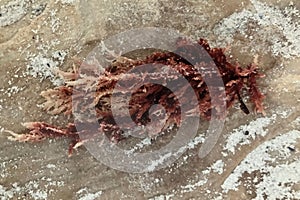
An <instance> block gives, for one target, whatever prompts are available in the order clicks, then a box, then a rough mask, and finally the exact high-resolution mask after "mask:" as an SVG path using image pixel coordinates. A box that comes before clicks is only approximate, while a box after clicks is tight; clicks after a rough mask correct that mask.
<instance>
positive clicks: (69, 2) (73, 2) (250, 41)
mask: <svg viewBox="0 0 300 200" xmlns="http://www.w3.org/2000/svg"><path fill="white" fill-rule="evenodd" d="M299 9H300V2H299V1H294V2H290V1H287V0H281V1H280V0H279V1H275V0H268V1H258V0H249V1H248V0H245V1H241V2H240V1H234V0H231V1H215V0H208V1H203V2H202V1H196V0H188V1H164V0H142V1H135V0H127V1H120V0H115V1H105V0H101V1H99V0H90V1H79V0H50V1H43V0H40V1H35V0H33V1H32V0H31V1H29V0H24V1H21V0H11V1H10V0H1V1H0V64H1V65H0V79H1V83H0V92H1V93H0V131H1V132H0V155H1V156H0V199H4V200H5V199H80V200H89V199H155V200H156V199H159V200H160V199H276V198H277V199H300V162H299V158H300V140H299V139H300V129H299V127H300V116H299V111H300V106H299V102H300V67H299V65H300V60H299V56H300V45H299V43H300V42H299V40H300V25H299V23H300V22H299V15H300V13H299ZM151 26H155V27H164V28H172V29H175V30H178V31H180V32H181V33H182V34H186V35H188V36H190V37H192V38H199V37H203V38H206V39H208V41H209V42H210V43H211V44H212V45H213V46H218V47H229V48H230V51H228V55H232V58H233V61H234V60H235V59H236V60H238V61H239V62H240V63H242V64H247V63H249V62H252V60H253V58H254V56H255V55H258V56H259V65H260V66H261V68H262V71H263V72H264V74H265V75H266V78H264V79H263V80H261V82H260V85H261V88H262V91H263V92H264V93H265V94H266V95H267V98H266V101H265V106H266V116H261V115H256V114H250V115H244V113H242V111H240V110H239V109H237V108H232V109H230V111H229V113H228V116H227V119H226V122H225V127H224V129H223V132H222V135H221V137H220V138H219V141H218V144H217V145H216V146H215V148H214V149H213V151H212V152H211V153H210V154H209V155H208V156H207V157H205V158H204V159H200V158H198V156H197V153H198V149H199V147H200V146H201V141H202V140H201V139H202V138H203V137H204V135H203V134H204V132H203V131H199V135H198V136H197V138H196V139H195V140H194V141H191V143H190V144H189V149H188V150H187V151H186V152H185V153H184V155H183V156H181V157H180V158H179V159H178V160H177V161H176V162H175V163H174V164H173V165H172V166H169V167H167V168H164V169H161V170H158V171H154V172H151V173H145V174H130V173H126V172H120V171H117V170H113V169H111V168H110V167H107V166H105V165H103V164H101V163H100V162H99V161H97V160H96V159H94V158H93V157H92V156H91V154H90V153H89V152H88V151H87V150H86V149H85V148H84V147H83V148H80V149H79V150H78V151H77V152H75V154H74V155H73V156H72V157H70V158H69V157H68V156H67V148H68V141H67V140H65V139H62V140H60V139H57V140H47V141H44V142H41V143H36V144H27V143H16V142H13V141H9V140H8V139H7V136H8V134H7V133H5V132H4V130H11V131H14V132H23V131H24V128H23V127H22V125H21V123H23V122H28V121H46V122H49V123H53V124H57V125H63V124H65V123H66V122H67V121H69V120H70V119H66V118H65V117H64V116H51V115H48V114H46V113H45V112H44V111H43V109H42V103H43V99H42V97H40V95H39V94H40V92H41V91H43V90H45V89H48V88H53V87H55V86H56V85H59V84H61V80H60V79H59V78H58V77H57V76H55V75H54V74H53V73H52V72H51V69H52V68H55V67H59V68H61V69H64V70H67V69H69V68H70V67H71V66H72V63H73V62H74V60H76V59H79V60H81V59H84V58H85V57H86V56H87V54H88V53H89V52H90V51H91V50H92V49H93V48H94V47H95V45H96V44H98V43H99V42H100V41H101V40H102V39H106V38H108V37H109V36H111V35H113V34H116V33H119V32H121V31H125V30H128V29H131V28H140V27H151ZM248 105H249V106H251V105H250V104H248ZM236 107H238V105H237V106H236ZM197 139H198V140H197ZM140 148H143V147H140ZM138 150H139V149H138Z"/></svg>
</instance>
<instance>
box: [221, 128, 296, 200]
mask: <svg viewBox="0 0 300 200" xmlns="http://www.w3.org/2000/svg"><path fill="white" fill-rule="evenodd" d="M298 139H300V131H297V130H293V131H290V132H288V133H285V134H282V135H279V136H277V137H276V138H274V139H272V140H269V141H267V142H265V143H263V144H261V145H260V146H258V147H257V148H256V149H255V150H254V151H252V152H251V153H250V154H248V155H247V157H246V158H245V159H244V160H243V161H242V162H241V164H240V165H239V166H237V168H236V169H235V170H234V171H233V173H232V174H230V175H229V177H228V178H227V179H226V180H225V181H224V183H223V185H222V186H221V187H222V189H223V192H224V193H227V192H228V191H230V190H238V186H240V184H241V182H240V180H239V179H240V178H241V177H242V176H243V173H245V172H248V173H252V172H254V171H259V172H260V173H261V174H262V181H261V182H259V183H258V184H257V185H255V187H256V193H257V196H256V199H263V197H264V196H265V195H267V196H268V199H275V198H279V199H282V198H296V197H297V196H299V192H295V191H294V190H293V189H292V185H293V184H295V183H298V182H300V162H299V161H298V160H297V161H295V162H288V161H286V160H287V159H288V158H289V156H291V154H292V152H291V148H292V149H293V148H295V144H296V143H297V140H298ZM282 163H283V164H282Z"/></svg>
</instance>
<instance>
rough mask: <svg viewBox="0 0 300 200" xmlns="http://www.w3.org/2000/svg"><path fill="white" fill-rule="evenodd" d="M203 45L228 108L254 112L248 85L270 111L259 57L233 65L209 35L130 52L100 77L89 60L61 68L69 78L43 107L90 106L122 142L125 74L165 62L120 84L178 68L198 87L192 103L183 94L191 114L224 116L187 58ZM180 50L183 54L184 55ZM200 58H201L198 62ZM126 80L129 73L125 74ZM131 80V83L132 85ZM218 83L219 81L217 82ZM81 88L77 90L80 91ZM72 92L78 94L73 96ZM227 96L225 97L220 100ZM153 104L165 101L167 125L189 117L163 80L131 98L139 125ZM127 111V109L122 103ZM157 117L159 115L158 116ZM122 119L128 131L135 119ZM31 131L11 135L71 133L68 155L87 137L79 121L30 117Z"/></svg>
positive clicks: (35, 137) (24, 138)
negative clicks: (117, 96)
mask: <svg viewBox="0 0 300 200" xmlns="http://www.w3.org/2000/svg"><path fill="white" fill-rule="evenodd" d="M199 44H200V45H201V46H202V47H203V49H204V50H205V51H206V52H207V53H208V54H209V55H210V56H211V58H212V59H213V62H214V65H215V66H216V67H217V68H218V70H219V73H220V74H221V77H222V80H223V83H224V87H225V93H226V99H225V101H226V107H227V108H230V107H232V105H233V104H234V103H235V102H236V100H237V101H239V103H240V108H241V110H242V111H243V112H244V113H245V114H249V113H250V111H249V109H248V108H247V106H246V104H245V103H244V101H243V97H242V95H241V93H242V90H243V89H247V91H248V93H247V95H248V96H249V97H250V101H251V102H252V103H253V105H254V111H255V112H257V113H262V114H265V112H264V107H263V99H264V98H265V96H264V95H263V94H262V93H261V92H260V91H259V89H258V84H257V79H258V78H261V77H263V75H262V74H260V73H259V69H258V65H257V60H255V61H254V62H253V63H251V64H250V65H248V66H246V67H244V68H243V67H240V66H239V64H238V63H236V64H232V63H230V62H229V61H228V59H227V57H226V56H225V49H223V48H211V47H210V46H209V44H208V42H207V41H206V40H204V39H200V40H199V41H197V42H195V43H193V42H190V41H188V40H186V39H184V38H180V39H179V40H178V42H177V49H176V51H175V52H154V53H152V54H151V55H149V56H147V57H146V58H145V59H136V60H133V59H129V58H127V57H122V56H119V57H117V58H116V59H115V60H114V61H113V62H112V63H111V64H110V66H108V67H107V68H106V69H105V71H104V73H103V74H102V75H101V76H99V74H97V72H95V71H94V70H93V67H94V66H93V65H91V66H89V65H88V64H85V63H81V64H83V65H85V69H86V70H87V72H88V73H86V74H80V73H79V71H78V70H77V68H76V66H75V67H74V68H73V71H71V72H63V71H60V70H58V71H57V73H58V75H60V76H61V77H62V78H63V79H64V80H65V84H64V85H63V86H59V87H56V88H54V89H50V90H47V91H43V92H42V93H41V95H42V96H43V97H44V98H45V100H46V101H45V103H44V109H45V111H46V112H47V113H51V114H54V115H56V114H60V113H64V114H65V115H66V116H71V115H72V111H73V109H76V110H78V109H80V110H83V111H88V110H89V109H93V110H96V112H95V113H96V116H91V117H90V118H88V119H93V118H96V119H97V121H98V122H99V124H98V127H99V129H101V130H102V131H104V132H105V133H107V134H108V135H109V136H110V138H111V140H112V141H115V142H118V141H120V140H121V139H125V138H126V136H125V135H124V134H123V133H124V130H121V129H120V124H117V123H116V122H115V120H114V117H113V114H112V110H111V97H112V92H113V90H114V88H115V86H116V84H117V82H118V80H119V79H120V77H121V76H122V74H123V73H125V72H127V71H129V70H132V69H135V68H138V67H139V66H142V65H158V64H161V65H162V67H164V70H163V73H155V72H153V73H149V72H147V71H144V72H143V71H142V72H141V73H142V74H130V75H129V76H126V77H125V81H123V82H122V83H125V84H124V85H121V86H120V87H119V88H118V89H119V91H117V92H121V93H126V92H128V85H130V83H132V82H138V81H141V77H142V78H144V79H145V78H148V79H150V80H152V79H162V80H165V81H167V80H176V79H178V78H179V77H178V76H177V75H176V74H174V73H172V71H171V70H169V69H173V70H176V71H178V72H179V73H180V74H181V75H182V76H184V77H185V78H186V80H188V84H189V85H190V86H191V87H192V88H193V90H194V91H195V93H196V96H197V98H198V101H197V102H190V101H189V99H188V98H186V99H184V98H183V99H184V100H185V101H186V102H184V106H186V107H187V108H186V110H188V113H187V114H188V115H189V116H193V115H196V114H197V113H196V112H195V111H194V109H195V107H196V106H199V109H200V113H201V117H202V118H204V119H206V120H210V118H211V113H212V109H215V111H216V113H217V115H219V117H224V116H223V114H222V113H218V110H219V109H218V105H216V107H214V108H212V106H211V96H210V92H209V90H208V87H207V85H206V83H205V81H204V79H203V76H202V75H201V74H200V73H199V72H198V71H197V70H196V69H195V67H193V65H192V64H191V63H189V62H188V61H187V60H186V59H184V58H183V57H185V58H186V57H189V58H193V56H194V55H193V54H195V51H194V49H195V46H196V45H199ZM179 55H184V56H183V57H182V56H179ZM196 63H197V62H196ZM197 64H199V65H201V67H204V68H206V69H210V68H211V67H212V63H211V62H199V63H197ZM122 78H123V80H124V77H122ZM127 83H128V85H127ZM216 87H217V86H216ZM178 88H180V89H178V90H179V94H184V92H186V90H187V89H188V87H187V86H185V85H182V84H180V83H178ZM75 90H76V91H75ZM72 95H73V96H72ZM86 96H89V98H91V99H92V101H88V102H83V103H77V104H75V103H72V98H73V100H74V98H75V99H76V98H78V99H80V98H84V97H86ZM220 101H222V99H220ZM154 104H160V105H162V108H163V109H165V111H166V113H167V115H166V117H165V121H166V122H165V125H164V128H166V127H168V126H170V125H173V124H175V125H176V126H180V124H181V122H182V120H184V118H182V117H181V109H180V105H179V102H178V99H177V98H176V96H175V95H174V94H173V93H172V91H170V90H169V89H168V88H166V87H164V86H163V85H158V84H146V85H143V86H142V87H140V88H138V89H137V90H136V91H135V92H134V93H133V94H131V99H130V102H129V108H128V109H129V113H130V116H131V118H132V120H133V121H134V122H135V123H136V124H139V125H147V123H149V122H150V121H151V116H149V109H150V108H151V106H153V105H154ZM120 112H121V113H122V112H123V111H122V108H120ZM154 117H155V116H154ZM81 121H82V123H86V124H89V123H94V122H93V120H92V121H88V120H87V119H82V120H81ZM124 121H125V122H124V124H121V127H126V129H128V130H133V129H134V127H132V124H126V120H124ZM24 126H25V127H26V128H27V129H28V130H29V132H27V133H25V134H15V133H13V132H10V133H11V134H12V137H10V138H9V139H11V140H15V141H20V142H37V141H41V140H44V139H46V138H54V137H69V138H71V140H72V142H71V144H70V148H69V155H71V154H72V151H73V149H76V148H78V147H79V146H81V145H82V144H84V142H85V141H83V140H82V139H80V137H79V132H77V130H76V127H75V124H74V123H69V124H68V125H67V126H66V127H65V128H61V127H56V126H52V125H50V124H47V123H44V122H30V123H26V124H24ZM83 131H85V132H86V134H90V135H91V137H90V138H92V136H93V134H96V133H92V132H91V131H89V130H80V133H81V132H83ZM162 131H163V130H155V129H153V130H152V131H151V135H158V134H159V133H160V132H162Z"/></svg>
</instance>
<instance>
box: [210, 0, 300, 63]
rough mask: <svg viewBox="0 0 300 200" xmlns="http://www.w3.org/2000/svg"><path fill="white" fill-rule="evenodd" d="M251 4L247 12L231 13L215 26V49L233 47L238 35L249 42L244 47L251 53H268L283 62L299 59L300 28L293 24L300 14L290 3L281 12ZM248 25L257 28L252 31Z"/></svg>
mask: <svg viewBox="0 0 300 200" xmlns="http://www.w3.org/2000/svg"><path fill="white" fill-rule="evenodd" d="M250 2H251V3H252V4H250V7H249V8H247V9H243V10H242V11H240V12H235V13H233V14H232V15H230V16H229V17H226V18H224V19H223V20H222V21H221V22H220V23H219V24H217V25H216V26H215V28H214V33H215V35H217V36H218V41H219V42H218V44H217V46H226V45H228V44H232V43H233V42H234V41H235V40H234V39H235V36H236V35H238V34H240V35H242V36H243V37H244V38H246V39H249V42H250V43H249V42H248V45H247V46H248V47H251V51H259V50H264V51H271V53H272V55H274V56H282V57H284V58H292V57H295V56H300V43H299V37H300V28H299V27H300V24H299V20H295V19H299V15H300V14H299V10H298V9H297V8H296V6H294V4H293V3H292V2H291V3H290V5H289V6H288V7H286V8H284V9H281V8H278V7H275V6H271V5H268V4H266V3H262V2H260V1H258V0H250ZM249 24H255V25H256V26H257V28H256V27H255V29H251V26H249ZM252 27H253V25H252ZM249 32H251V35H250V34H249ZM266 43H268V45H265V44H266ZM269 45H270V46H269ZM245 48H246V47H245Z"/></svg>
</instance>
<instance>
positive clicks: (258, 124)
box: [223, 114, 276, 154]
mask: <svg viewBox="0 0 300 200" xmlns="http://www.w3.org/2000/svg"><path fill="white" fill-rule="evenodd" d="M275 119H276V114H273V115H272V116H271V117H261V118H258V119H256V120H254V121H251V122H250V123H249V124H246V125H242V126H240V127H239V128H237V129H234V130H233V131H232V132H231V133H229V134H228V135H229V136H228V138H227V140H226V142H225V146H224V148H223V150H224V151H226V150H227V151H229V152H231V153H233V154H235V151H236V150H237V149H236V147H237V146H241V145H246V144H250V143H251V141H252V140H254V139H255V138H256V137H257V136H258V135H260V136H265V135H266V134H267V130H266V129H267V127H268V126H269V125H270V124H272V123H273V122H274V121H275ZM246 133H247V134H246Z"/></svg>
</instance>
